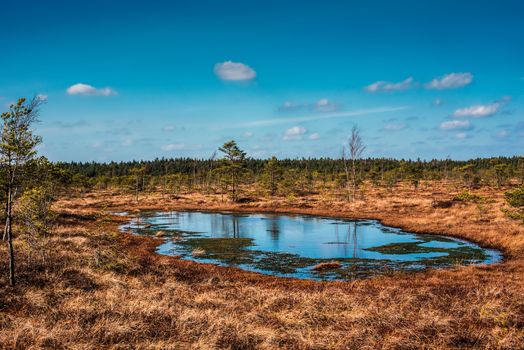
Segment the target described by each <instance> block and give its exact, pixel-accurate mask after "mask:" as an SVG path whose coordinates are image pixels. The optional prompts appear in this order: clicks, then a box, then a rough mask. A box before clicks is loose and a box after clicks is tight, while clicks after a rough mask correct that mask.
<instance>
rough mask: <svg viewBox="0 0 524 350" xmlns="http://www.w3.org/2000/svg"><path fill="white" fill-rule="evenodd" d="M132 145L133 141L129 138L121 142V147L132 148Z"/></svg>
mask: <svg viewBox="0 0 524 350" xmlns="http://www.w3.org/2000/svg"><path fill="white" fill-rule="evenodd" d="M133 144H134V141H133V139H131V138H126V139H124V141H122V146H124V147H129V146H132V145H133Z"/></svg>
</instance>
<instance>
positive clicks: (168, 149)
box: [161, 143, 186, 152]
mask: <svg viewBox="0 0 524 350" xmlns="http://www.w3.org/2000/svg"><path fill="white" fill-rule="evenodd" d="M185 148H186V147H185V145H184V144H182V143H170V144H167V145H164V146H162V147H161V149H162V151H165V152H171V151H180V150H183V149H185Z"/></svg>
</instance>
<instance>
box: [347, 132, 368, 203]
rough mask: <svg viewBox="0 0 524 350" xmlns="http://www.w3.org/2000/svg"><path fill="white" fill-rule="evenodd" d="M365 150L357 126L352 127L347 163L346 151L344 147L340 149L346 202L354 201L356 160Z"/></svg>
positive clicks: (356, 183) (355, 193)
mask: <svg viewBox="0 0 524 350" xmlns="http://www.w3.org/2000/svg"><path fill="white" fill-rule="evenodd" d="M365 149H366V146H364V142H363V141H362V137H361V136H360V130H359V129H358V127H357V126H353V128H352V129H351V135H350V136H349V139H348V153H349V162H348V159H347V157H346V149H345V147H342V160H343V161H344V169H345V172H346V184H347V190H348V201H354V200H355V198H356V195H357V187H358V182H357V160H358V159H360V157H362V153H363V152H364V150H365ZM348 163H350V164H348ZM350 177H351V179H350Z"/></svg>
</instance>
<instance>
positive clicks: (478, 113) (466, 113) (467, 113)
mask: <svg viewBox="0 0 524 350" xmlns="http://www.w3.org/2000/svg"><path fill="white" fill-rule="evenodd" d="M510 100H511V97H509V96H504V97H503V98H501V99H500V100H498V101H495V102H493V103H490V104H487V105H473V106H470V107H466V108H459V109H457V110H456V111H455V112H453V116H454V117H457V118H461V117H471V118H483V117H490V116H492V115H494V114H497V113H498V112H499V110H500V108H501V107H503V106H504V105H505V104H506V103H508V102H509V101H510Z"/></svg>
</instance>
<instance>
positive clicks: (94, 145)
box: [91, 141, 104, 148]
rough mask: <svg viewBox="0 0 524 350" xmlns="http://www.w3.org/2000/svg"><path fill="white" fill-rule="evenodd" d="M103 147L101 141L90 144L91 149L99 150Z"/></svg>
mask: <svg viewBox="0 0 524 350" xmlns="http://www.w3.org/2000/svg"><path fill="white" fill-rule="evenodd" d="M103 145H104V143H103V142H102V141H95V142H93V143H92V144H91V147H92V148H101V147H102V146H103Z"/></svg>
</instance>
